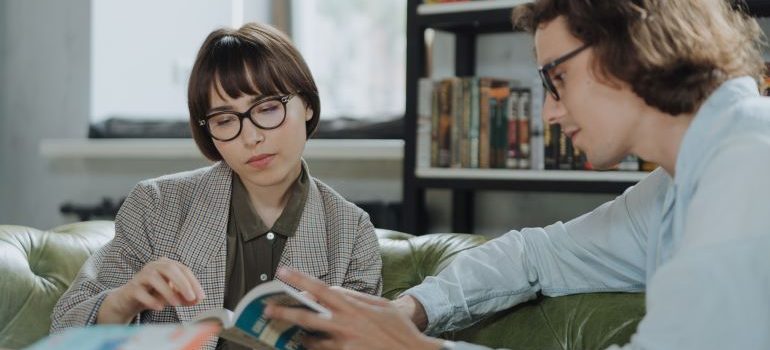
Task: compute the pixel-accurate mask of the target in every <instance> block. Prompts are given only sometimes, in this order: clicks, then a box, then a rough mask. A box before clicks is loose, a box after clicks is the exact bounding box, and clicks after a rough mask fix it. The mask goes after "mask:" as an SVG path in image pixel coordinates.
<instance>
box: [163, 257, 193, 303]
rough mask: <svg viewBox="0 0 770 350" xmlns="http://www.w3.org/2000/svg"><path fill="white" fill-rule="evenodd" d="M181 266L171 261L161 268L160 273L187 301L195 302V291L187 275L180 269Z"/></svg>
mask: <svg viewBox="0 0 770 350" xmlns="http://www.w3.org/2000/svg"><path fill="white" fill-rule="evenodd" d="M180 265H181V264H180V263H178V262H175V261H170V262H168V263H166V264H163V265H161V266H159V268H158V272H159V273H160V274H161V275H162V276H163V278H165V279H166V280H168V281H169V283H170V285H171V286H172V287H173V289H174V290H175V291H176V292H177V293H178V294H179V295H181V296H182V298H183V299H184V300H186V301H195V291H193V286H192V283H191V281H190V280H189V277H188V276H187V274H185V273H184V272H182V269H180V268H179V266H180Z"/></svg>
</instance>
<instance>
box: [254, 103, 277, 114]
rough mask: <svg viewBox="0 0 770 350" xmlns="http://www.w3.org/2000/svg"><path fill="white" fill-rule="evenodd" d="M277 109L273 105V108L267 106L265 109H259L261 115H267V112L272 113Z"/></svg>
mask: <svg viewBox="0 0 770 350" xmlns="http://www.w3.org/2000/svg"><path fill="white" fill-rule="evenodd" d="M277 108H278V107H277V106H275V105H271V106H265V107H260V108H259V113H267V112H272V111H274V110H276V109H277Z"/></svg>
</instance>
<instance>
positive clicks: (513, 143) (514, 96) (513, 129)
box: [505, 90, 521, 169]
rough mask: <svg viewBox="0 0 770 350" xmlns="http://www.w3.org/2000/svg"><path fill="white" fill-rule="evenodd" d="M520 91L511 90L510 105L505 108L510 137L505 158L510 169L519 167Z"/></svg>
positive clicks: (506, 165)
mask: <svg viewBox="0 0 770 350" xmlns="http://www.w3.org/2000/svg"><path fill="white" fill-rule="evenodd" d="M519 97H520V94H519V91H516V90H511V96H510V97H509V98H508V105H507V106H506V108H505V110H506V111H507V112H508V116H507V121H508V137H507V140H506V141H507V145H508V152H507V154H506V158H505V167H506V168H509V169H516V168H518V167H519V162H518V158H519V138H518V136H519V131H518V126H519V123H518V119H519V115H518V114H519V103H521V101H520V100H519Z"/></svg>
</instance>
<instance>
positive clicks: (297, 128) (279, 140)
mask: <svg viewBox="0 0 770 350" xmlns="http://www.w3.org/2000/svg"><path fill="white" fill-rule="evenodd" d="M219 91H220V92H221V93H220V94H218V93H217V92H216V90H214V88H212V90H211V92H210V94H209V95H210V101H211V109H210V110H209V113H211V112H213V111H236V112H239V113H243V112H245V111H246V110H248V109H249V108H250V107H252V106H253V105H254V104H255V102H257V101H261V100H264V99H265V98H267V97H270V96H264V95H260V94H257V95H246V94H244V95H242V96H240V97H238V98H231V97H230V96H228V95H227V94H225V93H224V92H223V91H222V90H221V89H220V90H219ZM257 108H259V107H257ZM312 116H313V110H311V109H310V108H309V107H307V106H306V104H305V102H304V101H303V100H302V98H301V97H300V96H298V95H294V96H293V97H292V98H291V99H290V100H289V101H288V102H287V103H286V119H285V120H284V122H283V124H281V126H279V127H278V128H275V129H271V130H264V129H260V128H258V127H257V126H256V125H254V123H253V122H252V121H251V120H250V119H249V118H244V119H243V121H242V126H241V133H240V134H239V135H238V137H236V138H235V139H232V140H230V141H219V140H216V139H212V140H213V142H214V146H215V147H216V148H217V150H218V151H219V153H220V154H221V155H222V158H223V159H224V161H225V162H226V163H227V164H228V165H229V166H230V168H232V169H233V171H235V173H236V174H238V176H239V177H240V178H241V180H242V181H243V182H244V184H245V185H246V186H247V187H250V186H257V187H270V186H277V185H281V184H286V183H287V182H288V183H291V182H293V181H294V180H295V179H296V178H297V176H298V175H299V173H300V169H301V163H300V157H301V156H302V152H303V150H304V149H305V141H306V131H305V122H306V121H308V120H310V118H311V117H312Z"/></svg>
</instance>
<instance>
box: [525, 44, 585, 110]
mask: <svg viewBox="0 0 770 350" xmlns="http://www.w3.org/2000/svg"><path fill="white" fill-rule="evenodd" d="M589 46H590V45H588V44H586V45H583V46H581V47H578V48H577V49H575V50H572V51H570V52H568V53H567V54H565V55H564V56H561V57H559V58H557V59H555V60H553V61H551V62H549V63H546V64H545V65H543V66H541V67H539V68H538V69H537V73H538V74H539V75H540V80H541V81H542V82H543V87H545V89H546V90H547V91H548V92H550V93H551V96H553V98H554V100H556V101H559V100H560V99H561V97H560V96H559V92H558V91H556V86H555V85H554V84H553V81H552V80H551V74H550V71H551V70H552V69H554V68H556V66H558V65H560V64H562V63H564V62H565V61H567V60H568V59H570V58H572V57H575V56H576V55H577V54H579V53H580V52H581V51H583V50H585V49H587V48H588V47H589Z"/></svg>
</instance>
